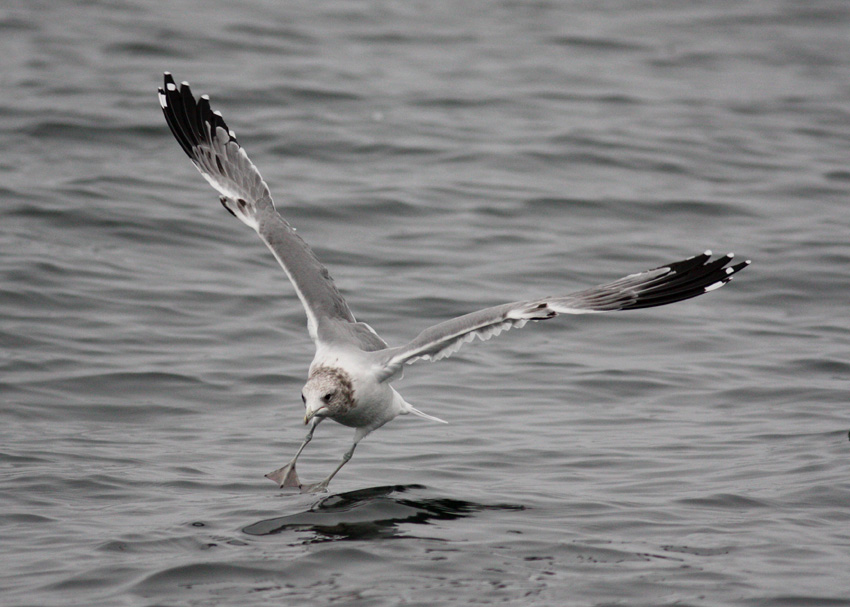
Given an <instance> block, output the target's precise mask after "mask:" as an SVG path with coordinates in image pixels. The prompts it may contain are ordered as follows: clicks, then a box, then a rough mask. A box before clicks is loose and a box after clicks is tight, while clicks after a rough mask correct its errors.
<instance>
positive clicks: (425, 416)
mask: <svg viewBox="0 0 850 607" xmlns="http://www.w3.org/2000/svg"><path fill="white" fill-rule="evenodd" d="M407 406H408V407H409V408H408V410H407V412H408V413H413V415H416V416H418V417H421V418H422V419H428V420H431V421H432V422H440V423H441V424H447V423H449V422H447V421H446V420H444V419H440V418H439V417H434V416H433V415H428V414H427V413H423V412H422V411H420V410H419V409H417V408H416V407H414V406H412V405H411V404H410V403H407Z"/></svg>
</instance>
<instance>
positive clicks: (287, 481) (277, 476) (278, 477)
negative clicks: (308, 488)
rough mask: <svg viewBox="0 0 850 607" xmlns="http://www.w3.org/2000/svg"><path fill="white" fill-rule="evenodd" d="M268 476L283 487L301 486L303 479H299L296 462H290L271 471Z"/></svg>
mask: <svg viewBox="0 0 850 607" xmlns="http://www.w3.org/2000/svg"><path fill="white" fill-rule="evenodd" d="M266 478H267V479H269V480H271V481H274V482H276V483H277V484H278V485H279V486H280V488H281V489H283V488H284V487H299V488H300V487H301V481H300V480H298V474H297V473H296V472H295V462H289V463H288V464H286V465H285V466H284V467H283V468H278V469H277V470H275V471H274V472H269V473H268V474H266ZM302 491H303V489H302Z"/></svg>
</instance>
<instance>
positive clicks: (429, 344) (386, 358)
mask: <svg viewBox="0 0 850 607" xmlns="http://www.w3.org/2000/svg"><path fill="white" fill-rule="evenodd" d="M732 257H733V255H732V253H729V254H728V255H724V256H722V257H719V258H717V259H715V260H712V259H711V251H706V252H705V253H703V254H702V255H696V256H694V257H689V258H688V259H685V260H683V261H678V262H675V263H671V264H667V265H666V266H661V267H659V268H654V269H652V270H647V271H645V272H639V273H637V274H630V275H629V276H626V277H624V278H621V279H619V280H615V281H614V282H610V283H607V284H604V285H599V286H596V287H591V288H590V289H585V290H584V291H578V292H576V293H572V294H570V295H564V296H558V297H543V298H541V299H535V300H532V301H520V302H514V303H508V304H503V305H501V306H495V307H492V308H486V309H484V310H479V311H478V312H472V313H471V314H466V315H464V316H459V317H457V318H454V319H452V320H448V321H446V322H443V323H440V324H437V325H434V326H433V327H430V328H428V329H425V330H424V331H422V332H421V333H420V334H419V335H417V336H416V338H414V339H413V341H411V342H410V343H408V344H405V345H403V346H400V347H397V348H388V349H387V350H383V351H381V352H377V353H376V355H377V356H376V365H377V374H378V377H379V378H380V379H381V381H386V380H387V379H390V378H393V377H395V376H396V375H397V374H399V373H400V372H401V370H402V367H403V365H405V364H411V363H413V362H416V361H417V360H419V359H424V360H440V359H441V358H446V357H448V356H451V355H452V354H454V353H455V352H457V351H458V350H459V349H460V348H461V346H463V344H465V343H469V342H471V341H473V340H474V339H475V338H476V337H478V338H479V339H481V340H482V341H485V340H488V339H490V338H491V337H493V336H494V335H498V334H499V333H501V332H502V331H507V330H509V329H513V328H521V327H523V326H524V325H525V324H526V323H527V322H528V321H530V320H532V321H538V320H547V319H549V318H554V317H555V316H557V315H558V314H589V313H593V312H611V311H616V310H638V309H640V308H652V307H655V306H665V305H667V304H670V303H675V302H677V301H683V300H685V299H690V298H691V297H696V296H698V295H702V294H703V293H707V292H709V291H713V290H714V289H718V288H720V287H722V286H723V285H725V284H726V283H728V282H729V281H730V280H732V275H733V274H735V273H736V272H739V271H740V270H742V269H743V268H745V267H746V266H747V265H749V263H750V262H749V261H745V262H741V263H738V264H735V265H729V264H730V262H731V261H732Z"/></svg>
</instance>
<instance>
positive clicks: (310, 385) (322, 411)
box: [301, 367, 356, 424]
mask: <svg viewBox="0 0 850 607" xmlns="http://www.w3.org/2000/svg"><path fill="white" fill-rule="evenodd" d="M301 400H302V401H304V407H305V408H306V409H307V411H306V412H305V415H304V423H305V424H307V423H309V422H310V420H311V419H313V418H314V417H316V418H319V419H321V418H324V417H330V418H334V417H336V416H337V415H343V414H345V413H347V412H348V411H350V410H351V409H352V408H353V407H355V406H356V403H355V401H354V389H353V387H352V384H351V377H350V376H349V375H348V373H346V372H345V371H343V370H342V369H339V368H336V367H317V368H315V369H313V370H312V371H311V373H310V377H309V378H308V379H307V383H306V384H304V388H302V390H301Z"/></svg>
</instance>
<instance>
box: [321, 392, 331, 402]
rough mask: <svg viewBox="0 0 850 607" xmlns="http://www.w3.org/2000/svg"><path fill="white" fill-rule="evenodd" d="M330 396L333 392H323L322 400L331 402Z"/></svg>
mask: <svg viewBox="0 0 850 607" xmlns="http://www.w3.org/2000/svg"><path fill="white" fill-rule="evenodd" d="M332 396H333V392H328V393H327V394H325V395H324V396H323V397H322V400H323V401H325V402H326V403H329V402H331V397H332Z"/></svg>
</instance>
